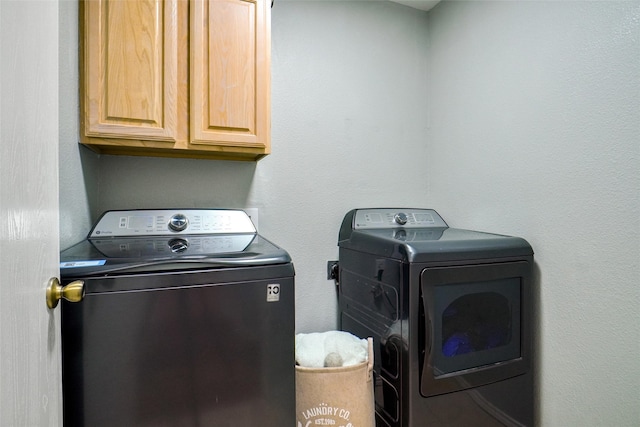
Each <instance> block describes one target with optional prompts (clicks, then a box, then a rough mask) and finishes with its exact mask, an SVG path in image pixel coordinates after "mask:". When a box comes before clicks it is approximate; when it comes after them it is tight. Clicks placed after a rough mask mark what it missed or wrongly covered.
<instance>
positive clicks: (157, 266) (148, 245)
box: [60, 209, 291, 278]
mask: <svg viewBox="0 0 640 427" xmlns="http://www.w3.org/2000/svg"><path fill="white" fill-rule="evenodd" d="M174 220H175V221H174ZM290 262H291V258H290V256H289V254H288V253H287V252H286V251H285V250H284V249H282V248H280V247H278V246H276V245H275V244H273V243H271V242H270V241H268V240H267V239H265V238H263V237H261V236H260V235H258V234H257V233H256V231H255V227H254V226H253V224H252V223H251V220H250V219H249V217H248V215H247V214H246V213H244V212H243V211H240V210H223V209H211V210H204V209H182V210H169V209H167V210H137V211H109V212H107V213H105V214H104V215H103V216H102V217H101V218H100V220H99V221H98V222H97V223H96V225H95V226H94V227H93V229H92V231H91V233H90V234H89V237H88V238H87V239H86V240H84V241H82V242H80V243H78V244H77V245H75V246H72V247H71V248H69V249H66V250H64V251H62V252H61V253H60V271H61V276H62V277H63V278H64V277H69V276H74V277H77V276H80V275H85V276H93V275H104V274H126V273H144V272H157V271H176V270H194V269H211V268H238V267H249V266H260V265H273V264H285V263H290Z"/></svg>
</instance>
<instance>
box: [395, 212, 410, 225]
mask: <svg viewBox="0 0 640 427" xmlns="http://www.w3.org/2000/svg"><path fill="white" fill-rule="evenodd" d="M393 220H394V221H395V222H396V223H397V224H400V225H405V224H406V223H407V221H408V220H409V218H408V217H407V214H406V213H403V212H400V213H397V214H395V216H394V217H393Z"/></svg>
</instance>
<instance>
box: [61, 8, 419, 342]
mask: <svg viewBox="0 0 640 427" xmlns="http://www.w3.org/2000/svg"><path fill="white" fill-rule="evenodd" d="M426 20H427V16H426V13H424V12H420V11H416V10H413V9H409V8H407V7H405V6H401V5H398V4H394V3H389V2H378V1H374V2H343V1H341V2H333V1H329V2H306V1H305V2H292V1H285V0H278V1H276V3H275V6H274V8H273V10H272V149H273V150H272V151H273V153H272V154H271V155H269V156H267V157H266V158H264V159H263V160H260V161H259V162H257V163H243V162H222V161H206V160H179V159H158V158H141V157H120V156H101V157H100V158H99V159H98V160H97V161H94V160H95V159H94V157H95V156H93V155H92V154H91V153H87V152H85V151H84V149H82V151H79V148H78V146H77V138H74V137H72V136H70V137H68V138H66V139H65V140H63V141H61V145H62V146H64V148H61V153H62V154H61V157H63V158H64V159H68V164H69V165H70V168H72V169H73V171H64V170H62V171H61V176H62V177H61V209H62V213H63V216H65V217H67V218H69V216H70V217H78V218H79V219H80V220H84V218H85V217H86V214H87V212H89V213H91V214H93V215H94V216H95V215H96V214H97V213H99V212H101V211H102V210H105V209H119V208H123V209H130V208H144V207H176V206H178V207H192V206H193V207H237V208H242V207H257V208H258V209H259V228H260V232H261V234H263V235H264V236H265V237H267V238H268V239H270V240H272V241H274V242H275V243H277V244H279V245H281V246H282V247H284V248H285V249H286V250H287V251H289V253H290V254H291V256H292V258H293V260H294V265H295V268H296V292H297V295H296V300H297V306H296V310H297V314H296V328H297V330H298V331H300V332H302V331H321V330H326V329H335V328H336V326H337V324H336V318H337V314H336V308H337V307H336V295H335V287H334V284H333V282H332V281H327V280H326V262H327V260H332V259H337V255H338V248H337V237H338V229H339V227H340V223H341V220H342V217H343V216H344V214H345V213H346V212H347V211H348V210H350V209H353V208H356V207H367V206H386V205H403V206H409V205H419V206H424V205H425V204H426V192H425V182H426V180H427V175H426V169H425V167H424V164H425V159H426V156H427V154H426V121H425V119H424V118H425V117H426V114H427V92H426V74H427V60H426V50H425V46H426V43H427V26H426ZM75 108H77V105H76V106H75ZM81 160H82V161H81ZM94 163H97V165H94ZM83 173H84V174H85V177H84V179H83V177H82V174H83ZM63 180H64V181H63ZM88 192H89V193H90V196H87V193H88ZM95 195H97V199H96V200H95V202H94V201H93V200H92V198H93V197H95ZM63 200H74V201H75V202H77V204H78V206H73V205H71V204H70V203H68V202H64V201H63ZM83 200H84V202H83ZM83 203H84V206H83ZM87 205H89V206H87ZM65 206H66V207H65ZM62 221H63V222H64V219H63V220H62ZM70 227H73V228H74V230H73V232H71V233H64V236H63V239H64V238H65V237H66V240H63V244H62V247H63V248H64V247H68V246H69V245H71V244H72V243H74V242H75V241H78V240H80V239H82V238H84V236H85V235H86V233H87V231H88V226H85V225H84V223H82V222H81V221H79V222H78V224H75V223H74V222H73V221H72V224H71V225H70ZM62 228H63V229H64V228H65V224H63V226H62Z"/></svg>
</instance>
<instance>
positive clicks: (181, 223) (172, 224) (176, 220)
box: [169, 213, 189, 231]
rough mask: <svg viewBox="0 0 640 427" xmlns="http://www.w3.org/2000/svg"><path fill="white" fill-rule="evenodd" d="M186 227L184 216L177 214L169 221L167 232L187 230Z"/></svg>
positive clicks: (186, 222) (187, 223)
mask: <svg viewBox="0 0 640 427" xmlns="http://www.w3.org/2000/svg"><path fill="white" fill-rule="evenodd" d="M187 225H189V220H187V217H186V215H183V214H180V213H179V214H175V215H174V216H172V217H171V219H169V230H171V231H184V230H186V229H187Z"/></svg>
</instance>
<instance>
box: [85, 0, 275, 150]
mask: <svg viewBox="0 0 640 427" xmlns="http://www.w3.org/2000/svg"><path fill="white" fill-rule="evenodd" d="M82 4H83V10H82V12H81V13H82V16H83V27H82V31H83V37H82V38H81V40H82V42H83V44H82V46H81V53H82V55H81V57H82V66H81V67H82V68H81V70H82V73H81V74H82V77H81V78H82V82H81V88H82V89H81V90H82V91H83V93H82V94H81V100H82V106H81V109H82V113H81V115H82V120H81V125H82V126H81V142H82V143H83V144H85V145H87V146H88V147H90V148H92V149H94V150H95V151H98V152H101V153H106V154H126V155H143V156H145V155H146V156H165V157H192V158H214V159H232V160H256V159H259V158H261V157H263V156H265V155H266V154H269V152H270V133H271V130H270V122H271V120H270V47H271V38H270V31H271V28H270V20H271V9H270V2H268V1H265V0H164V1H163V0H135V1H133V0H85V1H84V2H83V3H82Z"/></svg>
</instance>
